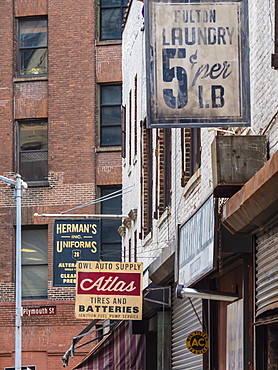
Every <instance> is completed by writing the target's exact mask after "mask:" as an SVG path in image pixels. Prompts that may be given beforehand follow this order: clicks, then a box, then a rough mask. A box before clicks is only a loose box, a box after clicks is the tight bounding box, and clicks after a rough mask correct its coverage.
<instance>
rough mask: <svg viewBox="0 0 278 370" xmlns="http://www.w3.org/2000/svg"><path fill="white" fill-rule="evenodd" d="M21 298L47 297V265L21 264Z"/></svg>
mask: <svg viewBox="0 0 278 370" xmlns="http://www.w3.org/2000/svg"><path fill="white" fill-rule="evenodd" d="M22 298H23V299H40V298H47V265H42V266H39V265H33V266H22Z"/></svg>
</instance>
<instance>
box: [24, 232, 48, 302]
mask: <svg viewBox="0 0 278 370" xmlns="http://www.w3.org/2000/svg"><path fill="white" fill-rule="evenodd" d="M21 256H22V260H21V261H22V262H21V264H22V299H26V300H27V299H46V298H47V280H48V278H47V270H48V268H47V267H48V266H47V264H48V257H47V228H46V227H37V228H31V227H30V228H27V227H26V228H23V229H22V245H21Z"/></svg>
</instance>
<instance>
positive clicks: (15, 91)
mask: <svg viewBox="0 0 278 370" xmlns="http://www.w3.org/2000/svg"><path fill="white" fill-rule="evenodd" d="M45 14H47V15H48V27H49V33H48V43H49V44H48V62H49V63H48V66H49V72H48V76H47V78H41V79H38V78H33V79H28V78H24V79H20V78H17V77H16V73H15V69H16V17H25V16H33V15H45ZM95 19H96V1H94V0H83V1H82V5H81V4H80V2H77V1H76V0H48V1H47V0H15V1H14V6H13V1H12V0H6V1H4V2H1V17H0V34H1V37H0V47H1V53H0V117H1V122H0V123H1V124H0V175H4V176H7V177H9V178H14V176H15V173H16V171H17V168H16V147H15V145H16V135H15V120H16V119H32V118H44V117H47V118H48V143H49V145H48V162H49V176H48V182H49V186H44V187H29V188H28V189H27V191H26V192H25V193H24V194H23V197H22V224H23V225H30V224H41V225H48V256H49V258H48V298H49V300H50V301H43V302H42V301H40V302H38V301H32V302H25V303H24V304H28V305H33V306H36V305H41V304H44V305H56V306H57V315H56V316H55V317H40V318H38V317H36V318H25V317H24V318H23V320H22V323H23V329H22V348H23V355H22V358H23V365H37V368H38V370H46V369H51V370H55V369H61V367H62V362H61V356H62V355H63V354H64V353H65V351H66V350H67V349H68V348H69V347H70V345H71V340H72V337H74V336H76V335H77V334H78V333H79V332H80V331H81V330H82V329H83V328H84V327H85V326H86V325H87V323H88V321H87V320H85V321H84V320H76V319H75V318H74V297H75V289H74V288H61V287H53V286H52V275H53V271H52V268H53V262H52V258H53V257H52V248H53V247H52V244H53V221H54V220H53V219H51V218H46V219H43V218H34V216H33V215H34V213H35V212H38V213H59V212H61V211H65V210H67V209H69V208H72V207H74V206H76V205H80V204H84V203H87V202H88V201H90V200H93V199H94V198H95V197H96V194H97V192H96V188H97V186H98V185H113V184H120V183H121V152H120V151H111V150H109V151H108V152H105V151H104V150H103V148H102V149H101V152H98V150H97V146H98V144H97V140H96V134H97V132H98V99H97V95H96V94H97V85H96V82H97V83H100V82H103V83H105V82H108V83H111V82H120V81H121V45H98V46H97V51H96V50H95ZM96 55H97V57H96ZM96 58H97V60H96ZM80 212H81V213H89V212H91V213H95V212H96V209H95V207H94V206H91V207H86V208H84V209H81V210H80V211H79V213H80ZM0 235H1V238H0V269H1V274H0V333H1V334H2V337H4V338H5V341H2V342H3V343H2V346H1V348H0V368H4V367H8V366H14V324H15V317H14V315H15V313H14V282H15V252H14V250H15V199H14V194H13V189H11V187H10V186H9V185H7V184H6V183H4V182H2V181H0ZM94 344H95V342H93V343H92V344H90V345H88V346H85V347H82V348H81V349H80V350H77V352H76V360H72V359H70V360H69V364H70V367H71V366H73V365H74V364H76V363H77V362H78V361H79V360H80V359H81V357H82V356H83V355H85V354H86V353H87V352H88V351H89V349H91V348H92V346H93V345H94Z"/></svg>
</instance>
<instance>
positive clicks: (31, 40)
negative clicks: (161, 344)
mask: <svg viewBox="0 0 278 370" xmlns="http://www.w3.org/2000/svg"><path fill="white" fill-rule="evenodd" d="M32 46H35V47H40V46H47V20H46V19H43V20H28V21H26V20H22V21H21V22H20V47H21V48H25V47H32Z"/></svg>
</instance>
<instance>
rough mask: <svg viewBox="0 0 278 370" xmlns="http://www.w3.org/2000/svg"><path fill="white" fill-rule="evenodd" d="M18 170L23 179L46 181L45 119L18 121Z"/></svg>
mask: <svg viewBox="0 0 278 370" xmlns="http://www.w3.org/2000/svg"><path fill="white" fill-rule="evenodd" d="M17 124H18V172H19V173H20V175H21V177H22V178H23V180H24V181H27V182H28V181H47V177H48V148H47V147H48V138H47V120H46V119H42V120H30V121H18V122H17Z"/></svg>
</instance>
